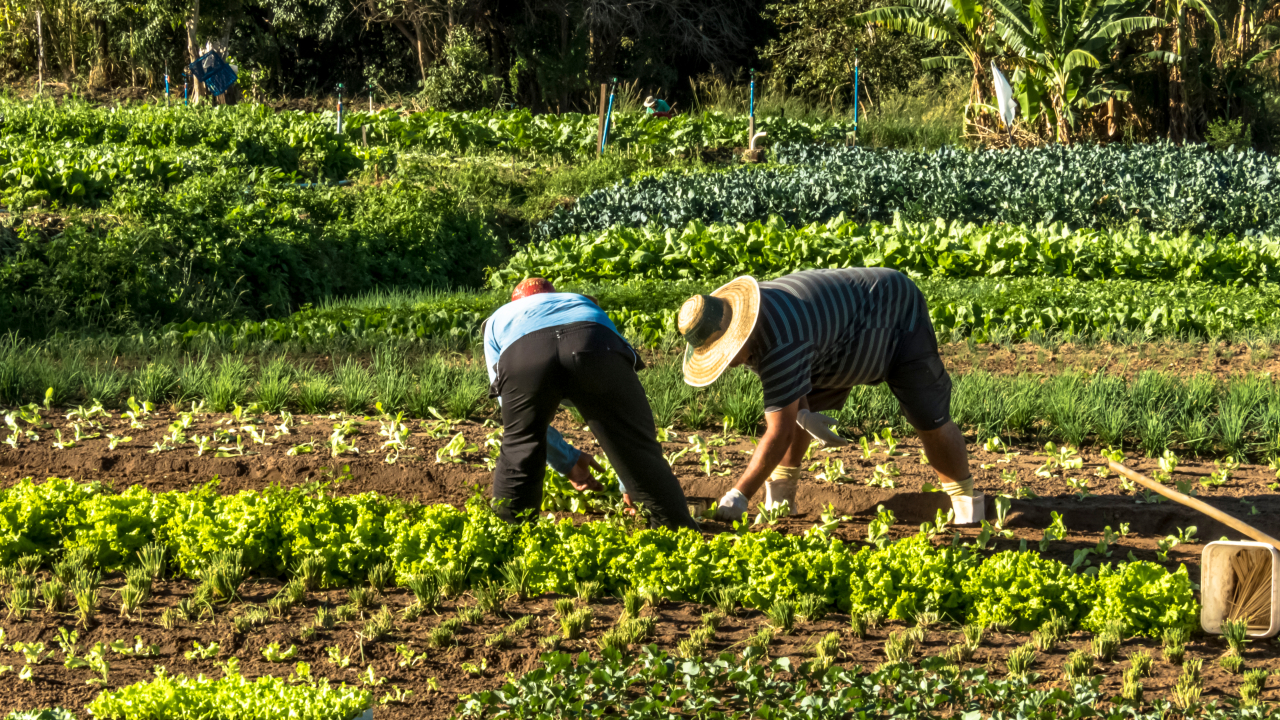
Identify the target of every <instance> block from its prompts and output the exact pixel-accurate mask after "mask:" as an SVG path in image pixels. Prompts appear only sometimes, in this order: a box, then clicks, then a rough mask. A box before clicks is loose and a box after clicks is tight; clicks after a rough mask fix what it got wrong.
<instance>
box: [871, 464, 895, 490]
mask: <svg viewBox="0 0 1280 720" xmlns="http://www.w3.org/2000/svg"><path fill="white" fill-rule="evenodd" d="M900 475H902V470H900V469H899V468H898V464H897V463H895V462H887V463H881V464H879V465H876V467H875V469H874V470H873V471H872V472H871V476H870V477H868V478H867V485H869V486H871V487H877V488H892V487H895V486H896V483H895V482H894V478H896V477H898V476H900Z"/></svg>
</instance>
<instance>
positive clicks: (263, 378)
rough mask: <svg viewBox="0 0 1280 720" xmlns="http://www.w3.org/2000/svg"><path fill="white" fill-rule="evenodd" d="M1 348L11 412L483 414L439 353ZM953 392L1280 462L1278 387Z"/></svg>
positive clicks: (752, 423)
mask: <svg viewBox="0 0 1280 720" xmlns="http://www.w3.org/2000/svg"><path fill="white" fill-rule="evenodd" d="M0 350H3V352H0V402H4V403H9V404H12V405H20V404H26V403H32V402H37V403H38V402H42V401H47V402H48V403H49V404H50V405H52V406H70V405H73V404H76V403H84V404H92V403H94V402H101V403H102V404H103V405H104V406H105V407H107V408H119V407H122V405H123V404H124V400H125V398H128V397H133V398H135V399H136V400H137V401H139V402H143V401H145V402H151V403H155V404H164V403H174V404H181V405H186V404H189V403H204V405H205V406H206V407H208V408H209V409H210V410H211V411H214V412H228V411H231V410H232V409H233V408H234V407H235V406H236V405H241V406H249V405H257V406H258V407H259V408H260V409H261V410H262V411H264V412H279V411H281V410H289V411H292V412H301V413H307V414H326V413H330V412H334V411H341V412H346V413H350V414H353V415H364V414H366V413H369V412H372V410H373V408H374V407H375V406H377V405H381V407H382V408H383V409H384V410H386V411H388V412H404V413H406V415H407V416H409V417H416V418H424V419H427V418H432V417H435V416H436V413H437V412H442V413H444V414H446V415H447V416H449V417H452V418H458V419H463V418H467V417H469V416H471V415H473V414H476V413H477V412H480V411H481V410H482V405H483V403H484V402H485V397H486V395H487V390H488V378H487V376H486V374H485V372H484V370H483V368H482V367H481V366H480V364H479V363H475V362H465V361H454V360H450V359H448V358H447V356H446V355H445V354H443V353H436V352H430V351H427V352H422V353H417V354H412V355H410V354H405V353H403V352H399V351H392V350H390V349H387V348H383V349H381V350H379V351H378V353H376V354H375V356H374V358H373V362H372V363H370V364H369V365H366V364H364V363H363V362H361V361H360V359H359V358H358V357H355V356H348V357H345V358H344V357H342V356H338V355H335V356H333V357H332V358H331V360H330V363H329V367H328V368H326V369H320V368H317V367H315V366H314V365H307V364H302V365H299V364H298V363H297V362H296V361H294V360H292V359H287V358H285V357H284V356H281V355H278V354H275V353H271V354H267V355H263V356H259V357H258V358H257V360H256V362H255V360H254V358H253V357H252V356H247V355H240V354H225V355H222V356H221V357H219V358H212V357H209V356H207V355H201V356H195V357H185V358H180V357H160V358H157V359H154V360H148V359H145V358H138V359H136V360H135V359H134V358H133V357H131V356H129V355H127V354H125V355H121V354H116V355H113V356H111V357H105V356H95V355H93V354H91V353H90V352H88V351H85V350H72V351H70V352H67V353H65V354H63V355H62V357H55V356H52V355H50V354H48V353H47V352H43V351H40V350H37V349H36V348H33V347H24V346H12V345H10V346H4V347H0ZM135 362H136V363H137V364H136V367H133V368H132V369H130V368H129V365H133V364H134V363H135ZM640 378H641V381H642V382H643V383H644V385H645V388H646V392H647V394H648V397H649V403H650V406H651V407H652V409H653V413H654V418H655V420H656V421H657V423H658V425H659V427H667V426H670V425H673V424H676V423H679V424H681V425H682V426H683V427H686V428H692V429H705V428H717V427H721V426H722V425H724V424H725V423H726V422H727V423H728V424H729V425H730V426H732V427H733V428H735V429H736V430H737V431H738V432H742V433H748V434H750V433H754V432H755V431H756V430H757V429H758V427H759V425H760V423H761V422H762V421H763V414H764V408H763V405H762V401H761V395H760V389H759V381H758V380H756V379H755V376H754V375H752V374H751V373H749V372H745V371H738V372H731V373H729V375H727V376H726V382H724V383H720V384H718V385H716V386H715V387H713V388H709V389H704V388H692V387H689V386H688V385H686V384H685V383H684V381H683V378H682V375H681V372H680V366H679V363H678V362H677V361H676V358H670V357H669V358H666V359H662V358H659V359H658V360H656V361H652V362H651V363H650V367H649V368H648V369H647V370H644V371H642V373H641V375H640ZM953 382H954V386H955V390H954V395H953V400H952V414H953V416H954V418H955V420H956V422H957V423H958V424H960V425H961V427H963V428H965V429H966V430H968V431H971V432H973V433H975V434H976V435H977V436H978V437H979V438H982V439H985V438H987V437H989V436H991V435H1001V436H1004V437H1038V438H1045V439H1053V440H1061V441H1065V442H1068V443H1070V444H1072V445H1077V446H1078V445H1081V444H1083V443H1085V442H1086V441H1088V440H1089V439H1090V438H1093V439H1095V440H1096V442H1097V443H1098V444H1099V445H1104V446H1105V445H1112V446H1120V445H1122V444H1124V443H1133V444H1135V445H1137V446H1138V447H1139V448H1141V449H1142V450H1144V451H1145V452H1147V453H1148V454H1149V455H1159V454H1161V453H1162V452H1164V451H1165V450H1166V449H1168V448H1170V447H1173V446H1179V447H1183V448H1186V449H1188V450H1190V451H1192V452H1195V453H1198V454H1208V453H1212V452H1215V451H1220V452H1223V453H1226V454H1229V455H1233V456H1236V457H1243V456H1245V455H1248V454H1252V455H1255V456H1262V457H1271V456H1274V455H1277V454H1280V390H1278V389H1277V386H1276V384H1275V383H1273V382H1272V381H1271V380H1270V379H1269V378H1268V377H1266V376H1263V375H1240V376H1237V377H1234V378H1232V379H1231V380H1229V381H1225V382H1224V381H1220V380H1218V379H1216V378H1214V377H1213V376H1212V375H1210V374H1207V373H1201V374H1197V375H1194V376H1191V377H1189V378H1186V379H1183V378H1179V377H1177V376H1174V375H1170V374H1166V373H1162V372H1157V371H1144V372H1143V373H1140V374H1138V375H1136V376H1135V377H1134V378H1132V379H1130V380H1125V379H1124V378H1122V377H1120V376H1116V375H1111V374H1108V373H1092V374H1091V375H1089V376H1087V377H1086V376H1084V375H1083V374H1081V373H1080V372H1079V371H1075V370H1068V371H1066V372H1063V373H1059V374H1054V375H1048V376H1045V375H1040V374H1032V373H1020V374H1016V375H992V374H990V373H987V372H983V371H976V372H968V373H963V374H956V375H954V376H953ZM836 417H837V419H838V420H839V422H840V425H841V427H844V428H847V429H850V430H857V431H859V432H861V433H862V434H864V435H869V434H870V433H872V432H876V431H878V430H879V429H880V428H882V427H884V426H892V427H895V428H901V429H903V430H904V431H905V430H906V429H907V426H906V425H905V421H904V420H903V419H902V418H901V417H900V416H899V414H898V404H897V402H896V400H894V398H893V396H892V394H891V393H890V392H889V391H888V389H887V387H886V386H883V385H880V386H865V387H858V388H855V389H854V391H853V393H852V394H851V395H850V397H849V400H848V402H847V403H846V405H845V407H844V408H843V409H841V410H840V411H838V412H837V413H836Z"/></svg>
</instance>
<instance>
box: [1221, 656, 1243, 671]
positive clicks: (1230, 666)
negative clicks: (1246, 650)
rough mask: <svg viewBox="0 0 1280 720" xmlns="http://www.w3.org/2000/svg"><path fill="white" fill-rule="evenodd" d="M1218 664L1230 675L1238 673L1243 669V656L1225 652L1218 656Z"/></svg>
mask: <svg viewBox="0 0 1280 720" xmlns="http://www.w3.org/2000/svg"><path fill="white" fill-rule="evenodd" d="M1218 664H1219V665H1221V666H1222V669H1223V670H1226V671H1227V672H1229V673H1231V674H1232V675H1239V674H1240V671H1241V670H1243V669H1244V658H1242V657H1240V656H1239V655H1236V654H1234V653H1227V654H1226V655H1223V656H1222V657H1220V658H1218Z"/></svg>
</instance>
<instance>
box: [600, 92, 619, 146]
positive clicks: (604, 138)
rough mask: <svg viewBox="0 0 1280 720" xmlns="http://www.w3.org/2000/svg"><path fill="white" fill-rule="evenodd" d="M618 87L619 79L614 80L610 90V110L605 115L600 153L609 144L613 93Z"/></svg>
mask: <svg viewBox="0 0 1280 720" xmlns="http://www.w3.org/2000/svg"><path fill="white" fill-rule="evenodd" d="M617 87H618V78H614V79H613V85H612V86H611V87H610V88H609V109H608V110H607V111H606V112H605V114H604V134H602V135H601V136H600V152H601V153H602V154H603V153H604V146H605V143H607V142H609V121H610V120H611V119H612V118H613V91H614V89H615V88H617Z"/></svg>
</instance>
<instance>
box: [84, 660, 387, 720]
mask: <svg viewBox="0 0 1280 720" xmlns="http://www.w3.org/2000/svg"><path fill="white" fill-rule="evenodd" d="M226 667H227V668H228V670H227V672H226V673H224V674H223V676H222V677H220V678H217V679H216V680H215V679H212V678H207V677H205V676H203V675H201V676H199V677H194V678H192V677H186V676H177V677H171V676H169V675H167V674H164V673H161V675H160V676H159V677H157V678H156V679H155V680H152V681H150V682H140V683H135V684H133V685H127V686H125V687H122V688H119V689H117V690H105V691H103V692H102V693H101V694H100V695H98V697H96V698H94V700H93V701H92V702H90V703H89V704H88V706H87V709H88V711H89V712H90V713H92V715H93V717H95V718H102V719H103V720H204V719H205V718H237V719H238V720H352V718H356V717H359V716H360V714H361V713H362V712H364V710H365V709H366V708H368V707H369V706H370V704H371V703H372V702H373V694H372V693H371V692H369V691H368V690H364V689H361V688H359V687H353V686H349V685H345V684H339V685H336V686H334V685H330V684H329V683H328V681H327V680H325V681H316V680H315V679H313V678H311V677H309V676H307V677H298V676H292V677H289V678H279V677H274V676H272V675H263V676H261V677H259V678H256V679H254V680H249V679H247V678H245V677H243V676H242V675H240V673H239V672H238V671H236V670H235V668H234V665H233V664H231V663H228V665H227V666H226Z"/></svg>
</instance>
